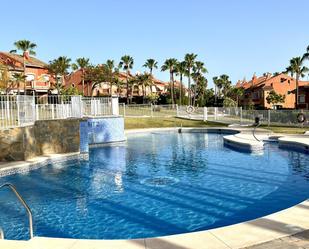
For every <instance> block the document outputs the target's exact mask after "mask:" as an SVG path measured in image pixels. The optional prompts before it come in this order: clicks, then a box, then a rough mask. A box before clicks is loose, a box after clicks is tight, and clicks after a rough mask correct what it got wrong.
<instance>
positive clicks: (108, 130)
mask: <svg viewBox="0 0 309 249" xmlns="http://www.w3.org/2000/svg"><path fill="white" fill-rule="evenodd" d="M80 137H81V139H80V141H81V143H80V148H81V152H84V153H87V152H88V149H89V145H90V146H95V145H100V144H105V143H111V142H120V141H124V140H125V134H124V119H123V118H122V117H105V118H90V119H88V120H83V121H82V122H81V123H80Z"/></svg>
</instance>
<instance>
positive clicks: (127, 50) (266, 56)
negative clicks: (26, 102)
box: [0, 0, 309, 87]
mask: <svg viewBox="0 0 309 249" xmlns="http://www.w3.org/2000/svg"><path fill="white" fill-rule="evenodd" d="M0 9H1V15H0V23H1V26H2V28H1V31H0V51H9V50H11V49H13V43H14V42H15V41H17V40H21V39H27V40H30V41H32V42H34V43H36V44H37V49H36V52H37V57H38V58H39V59H41V60H43V61H45V62H48V61H50V60H52V59H55V58H57V57H58V56H68V57H69V58H71V59H72V60H75V59H76V58H78V57H88V58H90V60H91V62H92V63H94V64H97V63H104V62H105V61H106V60H107V59H114V60H115V61H116V62H117V63H118V62H119V60H120V58H121V56H123V55H125V54H128V55H131V56H132V57H133V58H134V69H133V70H132V72H136V71H139V72H143V71H145V68H143V67H142V65H143V64H144V62H145V60H146V59H148V58H154V59H156V60H157V61H158V62H159V65H160V66H161V65H162V63H163V62H164V60H165V59H167V58H177V59H178V60H182V59H183V57H184V55H185V54H186V53H196V54H198V60H200V61H203V62H204V63H205V66H206V68H207V70H208V72H209V73H208V74H207V75H206V77H207V78H208V81H209V83H208V85H209V87H212V86H213V83H212V77H214V76H217V75H221V74H227V75H229V76H230V78H231V80H232V82H233V83H235V82H236V81H237V80H238V79H243V78H244V77H245V78H246V79H247V80H248V79H251V77H252V75H253V74H254V73H256V74H257V75H260V74H263V73H264V72H277V71H283V70H284V69H285V68H286V67H287V65H288V64H289V60H290V59H291V58H292V57H295V56H301V55H302V54H303V53H304V52H305V49H306V47H307V46H308V45H309V18H308V10H309V1H308V0H290V1H288V0H225V1H224V0H216V1H214V0H213V1H208V0H152V1H149V0H109V1H108V0H87V1H82V0H74V1H73V0H53V1H42V0H27V1H25V0H14V1H1V4H0ZM154 74H155V75H156V76H157V77H158V78H160V79H162V80H168V79H169V74H168V72H160V70H159V69H158V70H155V72H154Z"/></svg>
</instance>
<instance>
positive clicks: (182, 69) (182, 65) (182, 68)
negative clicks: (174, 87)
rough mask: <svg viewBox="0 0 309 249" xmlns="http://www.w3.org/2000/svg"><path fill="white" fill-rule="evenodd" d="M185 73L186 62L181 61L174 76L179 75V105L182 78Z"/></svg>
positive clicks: (180, 102) (180, 101)
mask: <svg viewBox="0 0 309 249" xmlns="http://www.w3.org/2000/svg"><path fill="white" fill-rule="evenodd" d="M186 72H187V67H186V62H185V61H182V62H179V63H177V65H176V75H179V84H180V86H179V104H180V105H182V93H183V89H182V87H183V76H184V75H185V74H186Z"/></svg>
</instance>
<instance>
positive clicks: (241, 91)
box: [230, 87, 244, 107]
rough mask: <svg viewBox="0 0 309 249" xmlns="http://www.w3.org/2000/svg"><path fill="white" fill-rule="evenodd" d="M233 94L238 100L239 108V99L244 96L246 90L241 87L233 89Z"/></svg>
mask: <svg viewBox="0 0 309 249" xmlns="http://www.w3.org/2000/svg"><path fill="white" fill-rule="evenodd" d="M230 92H231V94H232V95H233V96H235V98H236V104H237V107H238V106H239V98H240V97H241V96H242V95H244V89H243V88H241V87H233V88H232V89H231V91H230Z"/></svg>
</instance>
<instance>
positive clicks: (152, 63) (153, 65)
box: [143, 59, 158, 76]
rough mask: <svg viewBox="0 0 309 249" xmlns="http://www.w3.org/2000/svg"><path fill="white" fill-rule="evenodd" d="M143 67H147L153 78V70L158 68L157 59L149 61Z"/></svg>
mask: <svg viewBox="0 0 309 249" xmlns="http://www.w3.org/2000/svg"><path fill="white" fill-rule="evenodd" d="M143 67H146V68H148V69H149V73H150V75H151V76H152V70H153V69H154V68H156V69H157V68H158V62H157V61H156V60H155V59H148V60H147V61H146V62H145V64H144V65H143Z"/></svg>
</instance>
